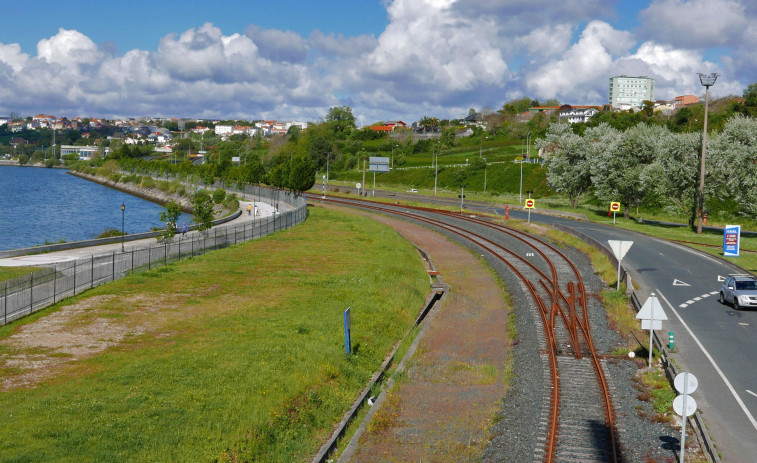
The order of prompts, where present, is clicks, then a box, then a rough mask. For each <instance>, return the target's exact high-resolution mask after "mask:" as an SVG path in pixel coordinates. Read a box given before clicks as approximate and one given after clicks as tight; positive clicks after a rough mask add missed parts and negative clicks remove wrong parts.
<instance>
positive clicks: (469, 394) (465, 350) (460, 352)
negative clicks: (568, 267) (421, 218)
mask: <svg viewBox="0 0 757 463" xmlns="http://www.w3.org/2000/svg"><path fill="white" fill-rule="evenodd" d="M376 218H377V220H379V221H381V222H383V223H385V224H387V225H389V226H391V227H393V228H394V229H396V230H397V231H399V232H400V233H402V234H403V235H404V236H405V237H407V238H408V239H409V240H411V241H412V242H413V243H415V244H416V245H418V246H419V247H421V248H423V249H424V250H426V251H427V252H428V253H429V255H430V256H431V259H432V261H433V262H434V264H435V265H436V267H437V269H438V270H439V271H440V272H441V277H442V278H443V280H444V282H445V283H447V284H449V286H450V293H449V294H448V295H447V297H446V298H445V299H444V300H443V301H442V304H441V306H440V308H439V309H438V310H437V311H436V312H435V313H434V314H433V315H432V317H431V318H430V319H429V321H428V323H429V325H428V327H427V331H426V333H425V336H424V337H423V338H422V339H421V341H420V343H419V346H418V349H417V351H416V353H415V356H414V357H413V359H412V361H411V362H410V363H409V367H408V369H407V372H406V374H405V376H404V378H403V379H401V380H400V381H398V383H396V384H395V386H394V387H393V388H392V389H391V390H390V391H389V393H388V395H387V400H386V401H385V402H384V404H383V405H382V406H381V409H379V411H378V412H377V413H376V415H375V416H374V417H373V419H372V421H371V423H370V424H369V425H368V427H367V430H366V432H365V433H364V434H363V435H362V436H361V438H360V441H359V443H358V450H357V451H356V452H355V454H354V455H353V458H352V460H351V461H353V462H364V461H365V462H377V461H379V462H380V461H387V462H388V461H392V462H399V461H434V462H444V461H450V462H452V461H454V462H461V461H476V460H478V459H480V457H481V455H482V454H483V448H484V446H485V445H486V442H487V441H488V427H489V426H490V425H491V424H492V423H493V418H494V414H495V413H496V411H497V409H498V408H499V404H500V401H501V400H502V398H503V397H504V395H505V392H506V390H507V384H506V379H507V378H506V364H507V359H508V356H509V354H510V339H509V338H508V333H507V326H506V325H507V319H508V314H509V313H510V311H511V308H509V307H508V306H507V305H506V302H505V301H506V300H505V297H506V296H505V294H504V292H503V289H502V287H501V285H500V284H499V283H498V281H497V280H496V279H495V277H494V275H493V272H492V271H491V270H490V269H489V267H488V266H486V265H485V264H484V263H483V262H482V261H481V260H479V259H478V258H477V257H476V256H475V255H473V254H472V253H471V252H470V251H468V250H467V249H465V248H463V247H461V246H459V245H458V244H456V243H453V242H452V241H450V240H449V239H447V238H446V237H444V236H442V235H441V234H439V233H436V232H433V231H431V230H429V229H426V228H424V227H421V226H419V225H415V224H411V223H408V222H405V221H402V220H396V219H391V218H388V217H384V216H376Z"/></svg>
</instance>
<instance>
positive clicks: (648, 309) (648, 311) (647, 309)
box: [636, 293, 668, 367]
mask: <svg viewBox="0 0 757 463" xmlns="http://www.w3.org/2000/svg"><path fill="white" fill-rule="evenodd" d="M636 319H637V320H641V329H642V330H649V366H650V367H651V366H652V340H653V339H654V330H661V329H662V321H663V320H667V319H668V316H667V315H665V311H664V310H663V309H662V305H660V301H659V300H657V296H655V294H654V293H652V294H650V295H649V298H647V301H646V302H645V303H644V305H643V306H642V307H641V310H639V313H637V314H636Z"/></svg>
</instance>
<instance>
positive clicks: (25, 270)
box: [0, 267, 40, 281]
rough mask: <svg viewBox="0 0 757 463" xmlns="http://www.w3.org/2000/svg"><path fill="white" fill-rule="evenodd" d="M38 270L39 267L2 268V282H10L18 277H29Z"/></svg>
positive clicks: (0, 279) (0, 272)
mask: <svg viewBox="0 0 757 463" xmlns="http://www.w3.org/2000/svg"><path fill="white" fill-rule="evenodd" d="M36 270H40V268H39V267H0V281H5V280H10V279H11V278H16V277H17V276H21V275H27V274H29V273H32V272H34V271H36Z"/></svg>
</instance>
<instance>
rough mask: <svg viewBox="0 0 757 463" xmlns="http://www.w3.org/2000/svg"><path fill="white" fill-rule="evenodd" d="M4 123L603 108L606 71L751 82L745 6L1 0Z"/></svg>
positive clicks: (686, 88)
mask: <svg viewBox="0 0 757 463" xmlns="http://www.w3.org/2000/svg"><path fill="white" fill-rule="evenodd" d="M4 3H5V4H4V5H3V11H2V13H3V14H2V17H0V115H5V114H8V113H11V112H13V113H15V114H19V115H30V114H37V113H50V114H56V115H61V116H63V115H65V116H95V117H139V116H174V117H197V118H223V119H225V118H246V119H263V118H266V119H286V120H292V119H297V120H308V121H315V120H318V119H320V118H323V117H324V115H325V114H326V113H327V112H328V109H329V108H330V107H332V106H336V105H347V106H350V107H351V108H352V109H353V112H354V113H355V115H356V116H357V117H358V120H359V121H361V122H362V123H366V124H368V123H372V122H376V121H381V120H393V119H402V120H406V121H409V122H411V121H413V120H417V119H419V118H421V117H423V116H424V115H431V116H436V117H439V118H448V117H458V116H460V115H462V114H467V112H468V109H469V108H475V109H478V110H481V109H484V108H492V109H499V108H500V107H501V106H502V104H503V103H505V102H506V101H508V100H511V99H513V98H518V97H522V96H529V97H531V98H537V99H540V100H542V101H543V100H547V99H550V98H557V99H558V100H560V101H561V102H563V103H570V104H603V103H606V102H607V86H608V79H609V77H611V76H613V75H620V74H627V75H648V76H651V77H654V78H655V80H656V95H655V96H656V98H657V99H672V98H674V97H675V96H677V95H683V94H696V95H700V94H703V89H702V87H701V85H700V84H699V81H698V78H697V73H698V72H707V73H709V72H718V73H719V74H720V75H721V77H720V78H719V79H718V82H717V84H716V85H715V86H714V87H712V90H711V94H712V95H713V96H714V97H718V96H725V95H729V94H738V95H740V94H741V93H742V92H743V89H744V88H745V87H746V86H747V85H748V84H750V83H752V82H753V81H755V80H757V78H756V77H755V76H757V43H755V42H757V5H752V3H753V2H749V1H747V0H643V1H631V0H618V1H613V0H477V1H475V2H471V1H467V0H381V1H375V0H360V1H358V0H336V1H324V2H312V1H303V0H293V1H289V2H285V3H284V4H285V5H286V6H285V7H284V6H281V5H282V2H270V1H267V2H262V1H219V2H214V3H208V2H206V1H205V2H199V1H195V0H187V1H182V2H148V1H143V0H136V1H132V2H127V3H121V4H118V7H114V3H113V2H99V3H95V2H87V3H84V4H77V3H71V2H60V1H49V0H39V1H36V2H34V4H33V5H32V4H29V3H24V2H4Z"/></svg>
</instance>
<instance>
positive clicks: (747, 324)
mask: <svg viewBox="0 0 757 463" xmlns="http://www.w3.org/2000/svg"><path fill="white" fill-rule="evenodd" d="M739 325H741V326H749V323H743V322H741V323H739Z"/></svg>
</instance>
